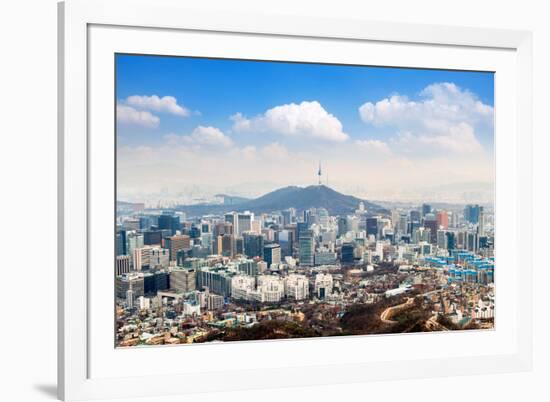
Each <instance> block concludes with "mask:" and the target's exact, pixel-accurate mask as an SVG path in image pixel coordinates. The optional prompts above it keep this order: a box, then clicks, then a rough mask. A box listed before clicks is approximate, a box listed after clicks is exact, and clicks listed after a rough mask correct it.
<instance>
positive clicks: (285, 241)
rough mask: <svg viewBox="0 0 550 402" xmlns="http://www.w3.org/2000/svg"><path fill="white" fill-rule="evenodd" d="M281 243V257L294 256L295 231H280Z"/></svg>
mask: <svg viewBox="0 0 550 402" xmlns="http://www.w3.org/2000/svg"><path fill="white" fill-rule="evenodd" d="M279 245H280V246H281V257H287V256H292V250H293V248H294V231H293V230H287V229H285V230H281V231H280V232H279Z"/></svg>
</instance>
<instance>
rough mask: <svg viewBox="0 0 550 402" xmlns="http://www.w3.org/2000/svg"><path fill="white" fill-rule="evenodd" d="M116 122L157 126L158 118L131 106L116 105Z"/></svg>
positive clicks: (150, 126) (149, 126)
mask: <svg viewBox="0 0 550 402" xmlns="http://www.w3.org/2000/svg"><path fill="white" fill-rule="evenodd" d="M116 118H117V122H119V123H122V124H131V125H136V126H142V127H148V128H155V127H158V125H159V122H160V119H159V118H158V117H157V116H155V115H154V114H152V113H150V112H148V111H142V110H141V111H140V110H136V109H134V108H133V107H131V106H127V105H120V104H119V105H117V107H116Z"/></svg>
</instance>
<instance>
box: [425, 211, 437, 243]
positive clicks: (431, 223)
mask: <svg viewBox="0 0 550 402" xmlns="http://www.w3.org/2000/svg"><path fill="white" fill-rule="evenodd" d="M424 227H425V228H427V229H430V243H432V244H435V243H437V230H438V229H439V227H438V224H437V218H436V217H435V216H434V214H432V213H429V214H427V215H426V216H425V217H424Z"/></svg>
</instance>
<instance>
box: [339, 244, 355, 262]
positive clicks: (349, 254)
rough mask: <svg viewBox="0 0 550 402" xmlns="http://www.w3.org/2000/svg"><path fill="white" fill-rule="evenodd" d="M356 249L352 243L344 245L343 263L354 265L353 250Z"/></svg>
mask: <svg viewBox="0 0 550 402" xmlns="http://www.w3.org/2000/svg"><path fill="white" fill-rule="evenodd" d="M354 249H355V247H354V246H353V244H352V243H344V244H342V251H341V253H342V254H341V258H340V260H341V262H342V264H344V265H349V264H353V260H354V259H353V250H354Z"/></svg>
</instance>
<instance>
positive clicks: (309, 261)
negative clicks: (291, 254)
mask: <svg viewBox="0 0 550 402" xmlns="http://www.w3.org/2000/svg"><path fill="white" fill-rule="evenodd" d="M298 245H299V261H300V265H302V266H306V267H307V266H309V267H311V266H313V265H314V263H315V261H314V253H315V241H314V237H313V231H311V230H306V231H303V232H301V233H300V238H299V240H298Z"/></svg>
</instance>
